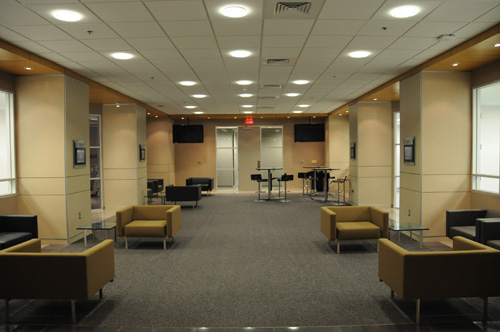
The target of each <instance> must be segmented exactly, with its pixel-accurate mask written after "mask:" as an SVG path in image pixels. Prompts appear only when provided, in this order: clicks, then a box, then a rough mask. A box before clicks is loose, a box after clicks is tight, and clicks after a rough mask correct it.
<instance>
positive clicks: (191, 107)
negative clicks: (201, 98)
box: [184, 105, 196, 109]
mask: <svg viewBox="0 0 500 332" xmlns="http://www.w3.org/2000/svg"><path fill="white" fill-rule="evenodd" d="M184 108H187V109H193V108H196V106H193V105H187V106H184Z"/></svg>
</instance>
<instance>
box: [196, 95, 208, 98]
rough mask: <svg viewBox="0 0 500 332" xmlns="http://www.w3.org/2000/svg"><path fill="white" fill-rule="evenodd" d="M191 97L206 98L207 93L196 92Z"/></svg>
mask: <svg viewBox="0 0 500 332" xmlns="http://www.w3.org/2000/svg"><path fill="white" fill-rule="evenodd" d="M192 97H193V98H206V97H207V95H203V94H197V95H192Z"/></svg>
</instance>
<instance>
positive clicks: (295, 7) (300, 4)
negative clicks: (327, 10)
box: [274, 1, 311, 15]
mask: <svg viewBox="0 0 500 332" xmlns="http://www.w3.org/2000/svg"><path fill="white" fill-rule="evenodd" d="M310 9H311V3H310V2H308V1H280V2H278V3H276V7H274V15H281V14H283V13H287V12H290V11H293V12H300V13H304V14H308V13H309V10H310Z"/></svg>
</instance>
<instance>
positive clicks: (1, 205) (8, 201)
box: [0, 195, 19, 214]
mask: <svg viewBox="0 0 500 332" xmlns="http://www.w3.org/2000/svg"><path fill="white" fill-rule="evenodd" d="M17 197H18V196H17V195H14V196H5V197H1V198H0V214H19V212H18V211H19V209H18V207H17V205H18V203H17Z"/></svg>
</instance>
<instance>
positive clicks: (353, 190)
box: [349, 173, 359, 205]
mask: <svg viewBox="0 0 500 332" xmlns="http://www.w3.org/2000/svg"><path fill="white" fill-rule="evenodd" d="M349 185H350V188H349V203H350V204H352V205H358V204H359V200H358V178H357V177H356V176H353V175H352V173H351V176H350V177H349Z"/></svg>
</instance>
